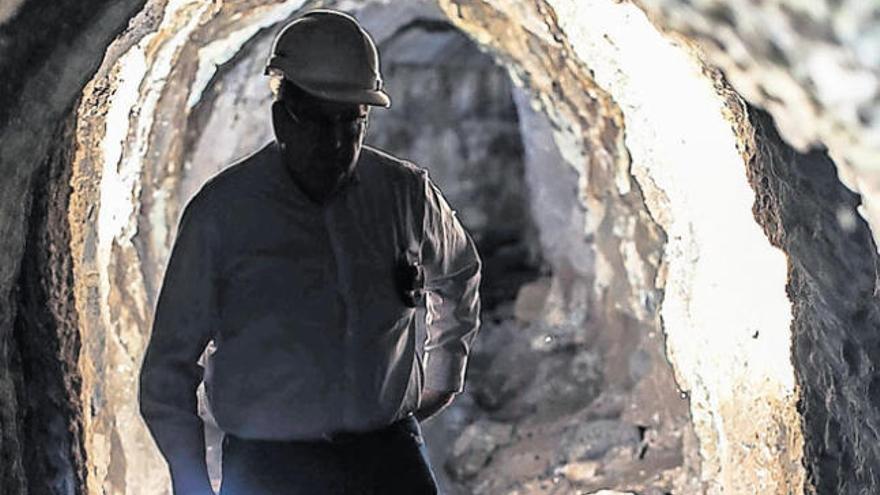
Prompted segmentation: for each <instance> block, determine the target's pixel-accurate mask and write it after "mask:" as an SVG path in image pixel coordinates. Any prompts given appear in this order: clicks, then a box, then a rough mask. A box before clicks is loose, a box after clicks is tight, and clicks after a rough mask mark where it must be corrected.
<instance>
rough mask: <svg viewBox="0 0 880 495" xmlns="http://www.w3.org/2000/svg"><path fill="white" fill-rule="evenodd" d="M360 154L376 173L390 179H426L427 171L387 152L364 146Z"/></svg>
mask: <svg viewBox="0 0 880 495" xmlns="http://www.w3.org/2000/svg"><path fill="white" fill-rule="evenodd" d="M361 154H362V155H364V158H366V159H367V160H366V163H367V164H369V166H370V167H371V168H373V169H374V170H376V172H378V173H380V174H382V175H385V176H386V177H387V176H390V177H391V178H401V179H404V180H420V179H421V178H422V177H427V174H428V171H427V170H426V169H425V168H423V167H420V166H418V165H416V164H415V163H413V162H412V161H410V160H406V159H404V158H400V157H397V156H394V155H392V154H391V153H389V152H388V151H385V150H382V149H379V148H376V147H373V146H369V145H364V146H363V148H361Z"/></svg>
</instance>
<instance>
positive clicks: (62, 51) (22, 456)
mask: <svg viewBox="0 0 880 495" xmlns="http://www.w3.org/2000/svg"><path fill="white" fill-rule="evenodd" d="M143 4H144V2H143V0H134V1H131V0H124V1H119V2H112V3H102V2H55V3H52V4H50V5H45V4H43V3H38V2H33V3H31V2H20V3H19V5H18V6H17V8H15V6H11V9H10V11H6V12H4V17H3V19H2V21H0V71H2V73H3V74H5V75H4V77H3V78H2V82H0V176H2V180H0V491H2V492H3V493H9V494H23V493H26V492H27V490H28V489H29V488H28V481H27V478H28V477H29V476H28V474H29V473H30V474H31V475H35V474H38V473H42V472H43V471H42V470H43V469H50V467H51V466H54V467H56V468H58V469H59V472H57V473H54V474H53V475H51V476H49V477H48V478H41V477H39V476H38V477H36V478H34V481H33V482H32V483H31V485H33V486H32V487H31V488H30V489H31V490H33V492H32V493H52V492H51V491H50V490H51V489H53V488H50V487H54V488H57V487H58V485H59V484H61V485H64V484H65V483H66V484H67V486H70V487H73V489H76V490H81V483H80V481H81V480H80V479H79V478H80V472H79V471H80V469H81V468H82V464H81V463H82V461H81V459H82V457H83V452H82V449H81V448H80V447H79V446H78V443H79V441H78V440H77V436H78V435H79V434H80V433H79V431H80V430H81V426H77V424H78V423H79V422H80V421H81V420H80V419H79V417H81V414H82V412H81V411H78V403H79V399H78V398H77V397H76V391H75V386H74V385H73V383H75V382H76V378H75V377H73V376H71V377H66V378H65V377H61V376H59V375H58V374H57V372H58V371H61V372H66V371H67V370H66V369H62V370H59V369H58V368H57V367H55V366H52V367H50V368H48V369H44V370H39V372H38V373H45V374H41V375H36V376H34V375H31V376H30V377H29V380H28V381H27V382H26V381H25V376H23V375H22V373H21V369H20V368H19V366H20V364H17V359H18V358H17V356H20V355H22V352H24V354H25V355H28V356H32V354H29V353H33V352H34V351H35V350H34V348H33V345H34V344H36V342H34V341H30V342H29V343H23V342H21V341H20V339H16V338H15V337H14V328H15V321H16V318H17V313H18V307H17V306H18V300H17V296H16V294H15V289H14V287H16V286H17V285H18V284H19V282H20V281H21V277H22V264H21V259H22V256H23V255H24V254H25V251H24V249H25V244H26V242H27V241H26V239H27V237H28V232H29V231H31V230H33V228H34V227H29V225H31V226H36V225H41V224H42V222H45V221H46V219H45V218H40V217H38V216H36V215H35V216H34V217H30V216H29V215H30V214H31V213H33V212H39V211H41V210H40V208H39V207H32V204H33V203H34V200H33V199H32V196H33V194H34V192H35V191H37V192H38V193H39V192H45V191H48V190H51V189H52V188H51V186H50V182H49V181H50V180H51V179H55V178H57V177H58V176H57V175H53V174H50V173H47V172H46V170H47V163H48V162H50V160H51V157H52V156H53V153H63V152H66V151H62V150H67V149H69V146H70V140H69V139H70V138H71V136H72V134H71V133H63V132H59V127H58V123H59V122H62V121H65V119H66V118H67V117H68V116H69V115H70V112H71V111H72V109H73V108H74V103H75V102H76V101H77V99H78V98H79V96H80V93H81V91H82V87H83V86H84V85H85V83H86V82H87V81H88V80H89V79H90V78H91V77H92V76H93V75H94V73H95V71H96V70H97V68H98V66H99V64H100V63H101V60H102V59H103V58H104V56H105V50H106V47H107V46H108V45H109V44H110V42H111V41H112V40H113V39H114V38H116V37H117V35H119V34H120V33H121V32H122V31H123V30H124V29H125V27H126V25H127V24H128V21H129V20H130V19H131V17H132V16H133V15H134V14H135V13H136V12H137V11H138V10H140V8H141V7H142V6H143ZM46 33H52V35H51V36H47V35H46ZM40 171H42V173H40ZM60 176H61V177H63V176H64V173H60ZM47 203H48V199H47V198H37V199H36V204H37V205H41V204H42V205H45V204H47ZM54 218H55V220H58V219H57V217H54ZM58 221H61V222H63V220H58ZM58 229H59V230H57V231H56V232H58V231H61V232H63V231H64V230H65V227H61V226H59V227H58ZM35 235H38V236H43V235H45V234H44V233H39V234H36V233H35ZM32 238H33V236H32ZM38 245H39V246H40V247H45V244H38ZM59 256H60V257H61V258H62V260H63V257H64V255H63V253H59ZM49 259H50V260H52V261H53V262H54V261H59V262H60V261H62V260H59V258H49ZM55 269H57V271H56V272H55V274H57V275H58V278H53V277H52V276H51V273H41V274H40V275H41V278H40V279H37V280H33V279H31V278H28V282H27V284H26V285H25V287H24V288H22V289H18V290H19V293H22V292H23V293H25V294H27V293H28V292H31V291H41V290H50V292H49V293H50V294H53V295H57V296H59V297H65V298H68V299H67V301H57V302H56V303H55V304H54V306H55V308H53V309H57V308H66V307H67V306H66V304H67V303H69V302H70V299H69V295H70V294H69V293H65V292H54V290H53V289H54V287H53V286H52V284H53V283H55V282H58V283H62V284H63V283H67V281H66V279H65V277H64V276H63V273H64V270H66V268H65V267H64V266H63V264H61V265H59V266H57V267H55ZM26 274H27V272H25V275H24V276H27V275H26ZM31 275H33V273H31ZM46 281H48V284H46ZM44 284H45V285H44ZM47 285H48V287H47ZM34 296H35V297H37V298H39V297H42V296H41V295H40V294H35V295H34ZM25 297H28V296H25ZM38 303H39V300H31V302H30V303H29V304H38ZM65 311H66V310H65ZM44 315H45V313H44ZM54 316H57V317H62V318H63V317H67V316H70V315H69V314H57V315H54ZM73 321H75V320H73ZM73 321H67V322H62V323H60V324H58V326H57V327H55V328H56V329H57V330H58V331H59V332H63V331H64V329H65V328H68V327H67V325H68V324H70V323H73ZM40 324H41V325H42V328H41V330H42V331H47V330H50V329H52V328H53V325H54V323H53V322H52V321H51V320H49V321H46V320H43V321H42V322H40ZM19 328H21V329H22V330H23V331H24V330H25V329H28V330H27V331H28V332H30V328H31V327H29V326H28V324H26V323H25V324H24V326H20V327H19ZM76 338H77V337H76V336H75V335H74V336H70V335H68V336H67V337H63V336H61V337H59V338H50V339H49V341H48V342H46V343H45V345H46V346H47V348H48V349H49V350H51V351H50V352H53V351H55V350H58V351H63V353H65V354H66V353H67V352H72V353H74V354H75V353H76V351H75V342H76ZM22 345H29V346H31V347H30V349H29V350H24V349H21V348H20V346H22ZM68 345H70V346H73V347H68ZM59 357H62V356H59ZM70 359H74V357H73V356H71V355H66V356H63V359H62V360H59V363H58V366H61V367H62V368H64V367H66V366H70V364H71V363H70ZM38 384H45V385H46V386H47V387H48V391H49V397H45V398H34V399H31V400H32V401H33V402H31V401H30V400H28V399H27V398H25V393H26V391H30V392H31V393H33V392H34V391H35V388H36V387H37V385H38ZM45 400H54V401H57V406H58V408H59V410H58V416H56V417H55V419H57V420H60V421H61V423H66V424H67V426H69V427H70V431H69V432H65V431H58V430H57V429H56V428H55V427H56V426H57V425H58V424H59V423H58V422H53V423H51V424H52V425H53V426H52V430H51V431H52V433H43V434H38V435H39V436H41V437H42V438H44V439H46V438H47V437H52V438H55V440H56V441H55V442H52V443H50V444H48V445H51V447H49V448H46V449H45V450H43V451H38V450H37V449H38V448H39V446H38V445H37V446H34V445H29V440H28V437H27V436H26V434H25V431H26V428H32V429H33V428H34V427H35V425H34V424H33V423H32V424H31V425H30V426H29V427H28V426H26V420H25V415H26V414H27V411H28V408H30V407H33V406H34V405H35V404H45V403H44V402H43V401H45ZM67 414H70V416H67V417H64V416H66V415H67ZM47 415H49V416H51V415H52V413H47ZM33 419H36V418H33ZM55 419H53V420H52V421H55ZM47 420H48V418H47ZM45 426H46V427H47V428H48V427H49V425H45ZM62 459H66V460H62ZM26 462H27V463H28V466H27V467H25V465H24V464H25V463H26ZM32 463H33V464H32ZM65 464H66V466H65ZM56 475H57V477H56Z"/></svg>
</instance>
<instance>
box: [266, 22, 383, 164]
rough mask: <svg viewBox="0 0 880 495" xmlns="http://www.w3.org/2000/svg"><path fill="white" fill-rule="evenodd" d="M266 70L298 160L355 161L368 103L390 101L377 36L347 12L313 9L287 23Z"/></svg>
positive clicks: (279, 126)
mask: <svg viewBox="0 0 880 495" xmlns="http://www.w3.org/2000/svg"><path fill="white" fill-rule="evenodd" d="M266 73H267V74H269V75H270V76H272V78H273V83H272V84H273V91H274V93H275V102H274V103H273V106H272V117H273V122H274V125H275V134H276V137H277V138H278V141H279V143H281V145H282V148H283V149H284V150H285V152H286V153H290V157H291V158H297V161H311V162H318V163H321V164H324V163H326V164H327V165H330V166H331V167H332V168H334V169H337V171H339V172H346V171H348V170H350V169H351V168H352V167H353V166H354V164H355V163H356V162H357V158H358V156H359V154H360V148H361V145H362V143H363V138H364V134H365V131H366V122H367V116H368V113H369V107H370V106H383V107H388V106H390V104H391V101H390V99H389V97H388V95H387V94H386V93H385V92H384V91H383V90H382V77H381V75H380V73H379V55H378V52H377V50H376V46H375V44H374V43H373V40H372V39H371V38H370V36H369V34H367V32H366V31H364V30H363V28H362V27H361V26H360V25H359V24H358V22H357V21H356V20H355V19H354V18H353V17H351V16H349V15H347V14H344V13H342V12H337V11H331V10H312V11H310V12H307V13H306V14H304V15H302V16H300V17H298V18H297V19H295V20H294V21H292V22H291V23H290V24H288V25H287V26H285V27H284V29H282V30H281V32H280V33H279V34H278V36H277V37H276V38H275V43H274V45H273V47H272V54H271V56H270V58H269V61H268V63H267V64H266ZM322 166H323V165H322Z"/></svg>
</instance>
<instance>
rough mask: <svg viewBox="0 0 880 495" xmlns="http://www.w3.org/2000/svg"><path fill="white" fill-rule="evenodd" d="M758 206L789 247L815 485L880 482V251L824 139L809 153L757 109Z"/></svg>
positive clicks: (864, 489) (754, 170)
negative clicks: (822, 144)
mask: <svg viewBox="0 0 880 495" xmlns="http://www.w3.org/2000/svg"><path fill="white" fill-rule="evenodd" d="M750 121H751V123H752V124H753V126H754V135H753V141H752V142H750V143H749V147H748V148H747V153H748V156H749V175H750V179H751V181H752V185H753V187H754V188H755V190H756V191H757V193H758V198H756V202H755V207H754V208H755V215H756V217H757V218H758V219H759V221H760V222H761V224H762V225H763V226H764V229H765V231H766V232H767V236H768V237H769V238H770V239H771V240H772V241H773V243H774V244H776V245H778V246H780V247H781V248H783V249H785V251H786V252H787V253H789V281H788V287H787V290H788V293H789V296H790V297H791V299H792V301H793V312H794V325H793V329H794V341H793V343H792V351H793V356H792V359H793V360H794V363H795V369H796V371H797V378H798V384H799V385H800V387H801V390H802V404H801V414H802V415H803V416H802V417H803V424H804V435H805V438H806V446H805V447H806V452H805V456H804V458H805V461H806V463H807V468H808V470H809V475H810V478H811V484H812V485H813V487H814V489H815V493H818V494H825V493H840V494H858V493H875V492H877V491H880V467H878V466H880V443H878V434H877V432H878V431H880V412H878V410H877V407H876V406H877V404H878V400H880V372H878V370H877V369H876V366H875V365H874V364H873V363H875V362H877V360H878V359H880V352H878V340H880V335H878V334H877V329H878V328H880V308H878V304H877V294H878V280H877V273H878V259H880V257H878V255H877V246H876V245H875V244H874V241H873V238H872V237H871V233H870V230H869V228H868V226H867V224H866V223H865V221H864V220H863V219H862V218H861V217H859V216H858V215H857V213H856V208H857V207H858V206H859V203H860V201H859V197H858V196H857V195H856V194H853V193H852V192H851V191H849V190H848V189H847V188H846V187H844V186H843V184H841V183H840V181H839V180H838V179H837V173H836V170H835V168H834V163H833V162H832V161H831V159H830V158H829V157H828V152H827V150H826V149H824V148H815V149H813V150H811V151H809V152H807V153H800V152H798V151H796V150H794V149H793V148H791V147H790V146H789V145H787V144H785V143H784V142H783V141H781V140H780V139H779V137H778V134H777V131H776V129H775V127H774V125H773V121H772V119H771V118H770V116H769V115H768V114H767V113H766V112H762V111H758V110H752V111H751V112H750Z"/></svg>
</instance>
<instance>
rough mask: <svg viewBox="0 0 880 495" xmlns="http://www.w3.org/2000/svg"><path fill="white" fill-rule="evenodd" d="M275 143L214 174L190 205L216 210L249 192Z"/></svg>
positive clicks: (266, 145) (270, 143) (268, 144)
mask: <svg viewBox="0 0 880 495" xmlns="http://www.w3.org/2000/svg"><path fill="white" fill-rule="evenodd" d="M273 145H274V143H273V142H269V143H267V144H265V145H264V146H262V147H260V148H259V149H257V150H256V151H254V152H252V153H251V154H249V155H246V156H244V157H242V158H240V159H238V160H236V161H234V162H233V163H232V164H231V165H229V166H227V167H226V168H224V169H223V170H221V171H219V172H217V173H216V174H214V175H213V176H212V177H211V178H209V179H208V180H207V181H205V183H204V184H202V186H201V187H200V188H199V190H198V191H197V192H196V194H195V195H193V197H192V199H190V202H189V205H192V207H193V208H210V209H212V210H216V209H218V208H219V207H220V206H221V205H224V204H229V203H230V202H232V201H234V200H235V198H236V197H237V195H238V194H241V193H246V192H248V191H249V188H250V187H252V184H251V183H252V182H254V180H255V179H256V176H257V175H258V174H260V173H261V172H262V171H263V169H265V167H261V164H263V163H264V162H266V160H268V159H269V158H270V155H271V153H272V151H273V150H272V146H273ZM188 207H189V206H188Z"/></svg>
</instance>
